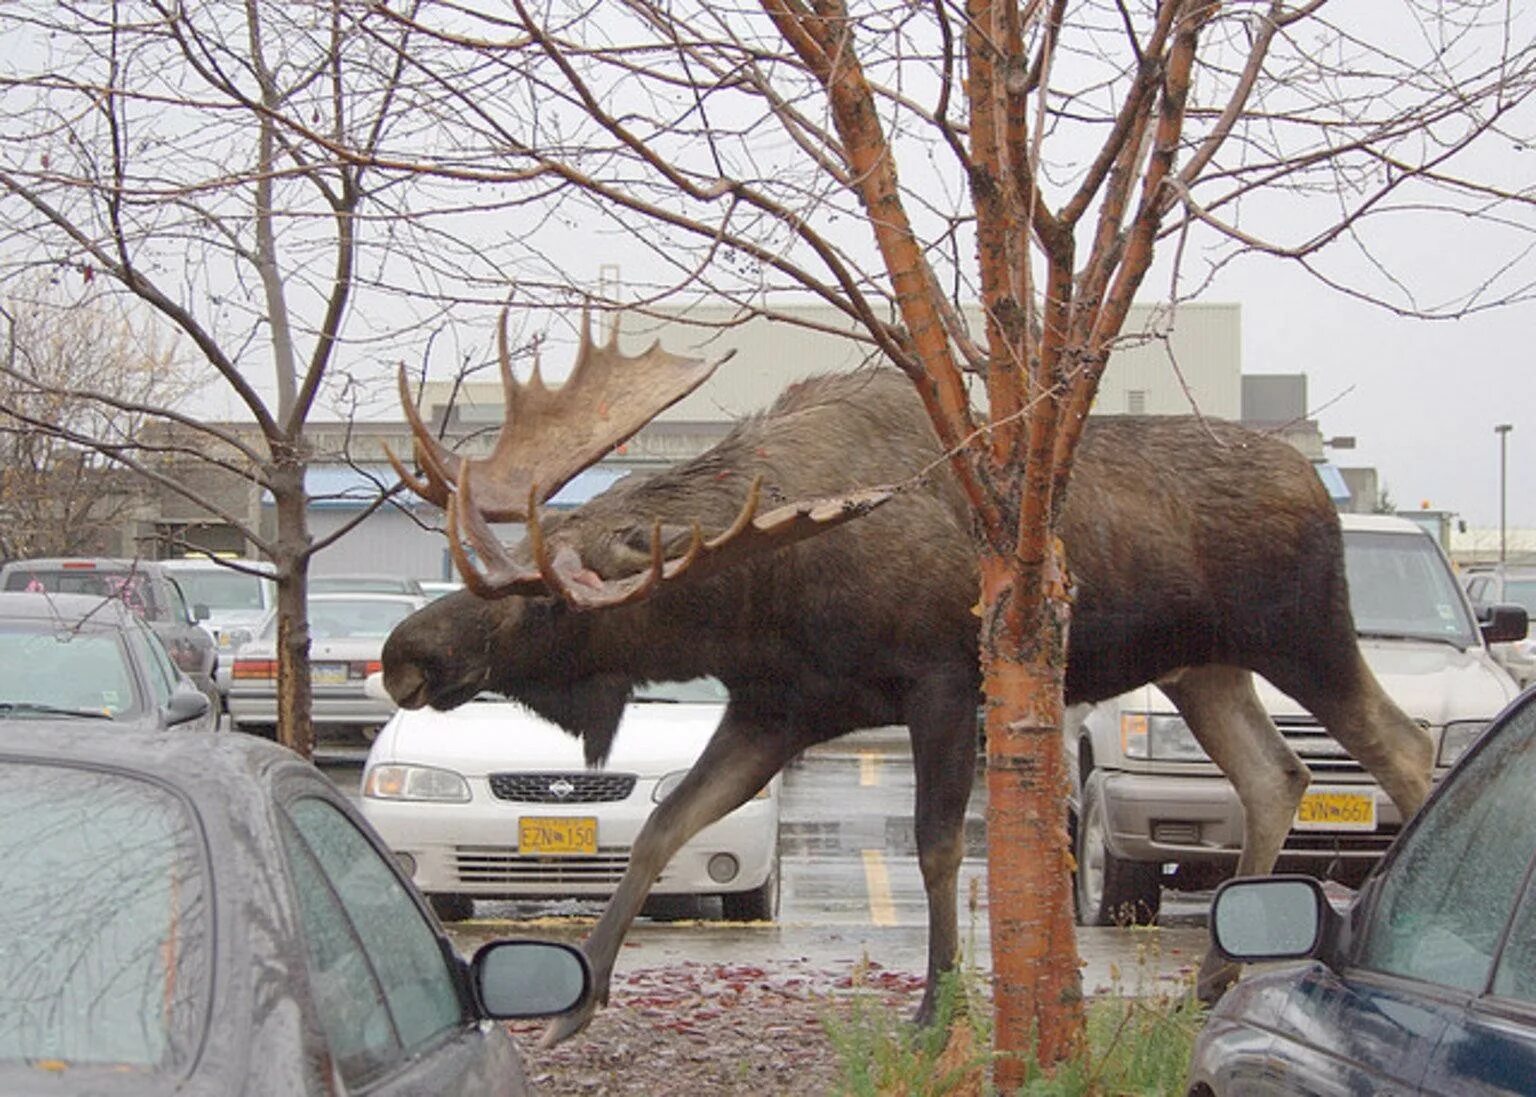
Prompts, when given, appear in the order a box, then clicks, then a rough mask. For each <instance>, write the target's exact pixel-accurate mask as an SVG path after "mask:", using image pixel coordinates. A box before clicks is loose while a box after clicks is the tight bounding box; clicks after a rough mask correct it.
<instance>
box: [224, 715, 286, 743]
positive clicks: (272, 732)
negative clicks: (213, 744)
mask: <svg viewBox="0 0 1536 1097" xmlns="http://www.w3.org/2000/svg"><path fill="white" fill-rule="evenodd" d="M229 730H230V731H239V732H244V733H245V734H246V735H254V736H256V738H258V739H268V740H270V741H272V742H274V743H275V742H277V725H276V724H237V723H235V722H234V720H230V722H229Z"/></svg>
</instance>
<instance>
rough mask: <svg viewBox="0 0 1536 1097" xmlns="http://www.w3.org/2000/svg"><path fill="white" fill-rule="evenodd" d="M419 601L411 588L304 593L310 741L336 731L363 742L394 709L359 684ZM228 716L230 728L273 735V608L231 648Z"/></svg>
mask: <svg viewBox="0 0 1536 1097" xmlns="http://www.w3.org/2000/svg"><path fill="white" fill-rule="evenodd" d="M426 603H427V600H426V598H424V597H422V596H421V595H414V594H311V595H310V597H309V635H310V648H309V666H310V680H311V684H312V686H313V689H314V705H313V708H312V710H311V711H312V714H313V719H314V724H315V736H316V738H317V739H320V738H321V737H323V736H324V737H330V738H333V739H334V738H336V737H337V736H338V735H339V736H340V737H342V738H343V739H347V740H351V742H350V745H352V746H357V747H363V746H366V745H367V743H368V742H369V741H370V740H371V739H372V738H373V736H374V734H376V733H377V732H378V729H379V728H381V727H383V726H384V722H385V721H386V720H388V719H389V718H390V716H391V715H393V713H394V711H395V705H394V702H393V701H390V700H388V699H387V698H385V697H371V696H369V695H368V693H367V692H365V690H364V689H363V684H364V682H365V680H366V679H367V677H368V675H370V674H372V673H374V672H375V671H377V670H379V669H380V667H381V663H380V657H381V655H382V653H383V650H384V641H385V640H386V639H387V638H388V637H389V634H390V632H391V631H392V630H393V629H394V627H395V626H396V625H398V624H399V623H400V622H401V621H403V620H405V619H406V618H407V617H409V616H410V615H411V614H412V613H414V612H416V611H417V610H418V609H420V608H421V607H422V606H424V605H426ZM229 716H230V721H231V722H232V724H233V726H234V728H235V730H236V731H246V732H251V733H252V734H255V735H261V736H264V737H265V738H268V739H271V738H275V737H276V734H277V614H276V613H272V614H269V615H268V617H267V621H266V623H265V624H264V625H263V626H262V628H261V630H260V632H259V633H258V634H257V636H256V638H255V639H254V640H252V641H251V642H250V643H248V644H246V645H245V646H244V647H242V648H241V649H240V650H239V651H237V652H236V653H235V660H234V667H233V670H232V673H231V676H230V683H229Z"/></svg>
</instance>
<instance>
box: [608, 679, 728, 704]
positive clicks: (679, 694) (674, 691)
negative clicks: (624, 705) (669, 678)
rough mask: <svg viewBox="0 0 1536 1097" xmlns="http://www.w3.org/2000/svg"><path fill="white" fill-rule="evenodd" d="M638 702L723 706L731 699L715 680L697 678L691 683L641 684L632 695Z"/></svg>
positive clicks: (722, 686) (723, 687)
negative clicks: (701, 703) (683, 702)
mask: <svg viewBox="0 0 1536 1097" xmlns="http://www.w3.org/2000/svg"><path fill="white" fill-rule="evenodd" d="M632 696H633V698H634V699H635V700H636V701H690V702H705V703H713V704H720V705H723V704H725V703H726V702H727V701H729V700H730V699H731V695H730V693H729V692H727V691H726V688H725V686H724V685H722V684H721V683H720V682H719V681H717V680H716V679H714V678H695V679H693V680H692V681H689V682H641V683H640V684H639V685H637V686H635V689H634V693H633V694H632Z"/></svg>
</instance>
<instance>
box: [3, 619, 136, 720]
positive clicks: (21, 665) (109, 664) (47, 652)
mask: <svg viewBox="0 0 1536 1097" xmlns="http://www.w3.org/2000/svg"><path fill="white" fill-rule="evenodd" d="M130 658H131V657H130V655H129V653H128V650H127V648H126V646H125V643H124V639H123V637H122V636H121V635H120V634H119V633H118V632H117V631H116V630H115V629H102V628H96V629H88V630H86V629H78V630H77V629H68V628H58V627H55V626H52V625H49V624H47V623H45V622H32V621H24V622H7V623H6V624H5V625H4V626H0V705H13V706H14V705H35V706H48V707H51V708H56V709H65V710H69V711H78V712H92V713H101V714H103V715H106V716H111V717H114V718H116V717H120V716H126V715H131V714H135V713H138V712H141V711H143V709H144V707H145V704H144V699H143V698H141V697H140V696H139V695H138V690H137V689H136V688H135V686H134V682H135V680H136V679H135V676H134V673H133V668H132V666H131V664H130Z"/></svg>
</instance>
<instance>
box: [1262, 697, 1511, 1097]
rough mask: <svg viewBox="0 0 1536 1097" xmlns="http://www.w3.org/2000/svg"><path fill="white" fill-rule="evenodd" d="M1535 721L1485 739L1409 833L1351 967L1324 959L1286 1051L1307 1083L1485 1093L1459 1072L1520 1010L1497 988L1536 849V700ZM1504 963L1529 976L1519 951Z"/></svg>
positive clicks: (1377, 883)
mask: <svg viewBox="0 0 1536 1097" xmlns="http://www.w3.org/2000/svg"><path fill="white" fill-rule="evenodd" d="M1525 715H1526V716H1527V717H1528V719H1525V720H1524V721H1523V722H1520V721H1517V722H1515V723H1511V724H1509V725H1506V727H1505V728H1504V729H1503V731H1502V732H1501V734H1499V735H1497V736H1491V737H1489V738H1488V739H1486V740H1484V741H1483V742H1481V743H1480V744H1479V746H1478V748H1475V749H1474V751H1473V753H1472V754H1470V755H1469V756H1468V757H1467V758H1466V759H1465V761H1464V763H1463V764H1462V765H1461V766H1459V767H1458V768H1457V769H1456V770H1454V771H1453V773H1452V774H1451V775H1450V776H1449V777H1448V778H1447V779H1446V780H1445V781H1444V783H1443V784H1442V786H1441V788H1440V790H1439V792H1438V793H1437V794H1436V796H1435V797H1434V799H1433V800H1432V801H1431V802H1430V803H1429V805H1428V806H1427V807H1426V808H1425V809H1424V810H1422V811H1421V812H1420V813H1419V815H1418V816H1417V817H1416V818H1415V819H1414V821H1413V823H1412V825H1411V826H1410V827H1409V829H1408V830H1406V831H1405V832H1404V833H1403V834H1402V836H1401V837H1400V838H1399V840H1398V842H1397V844H1396V845H1395V846H1394V848H1393V850H1392V853H1391V854H1390V856H1389V859H1388V860H1387V861H1386V862H1385V863H1384V864H1383V866H1382V867H1381V869H1380V870H1379V871H1378V873H1377V874H1376V876H1375V877H1373V879H1372V880H1371V881H1370V883H1369V884H1368V885H1367V890H1366V891H1365V892H1363V893H1362V896H1361V900H1360V906H1359V908H1358V912H1357V918H1356V926H1357V931H1356V933H1355V937H1354V943H1353V945H1352V946H1351V951H1350V956H1349V958H1348V961H1349V962H1348V963H1347V964H1345V965H1344V966H1343V968H1342V974H1338V973H1335V972H1332V971H1329V970H1327V969H1326V968H1323V967H1322V965H1318V967H1317V969H1314V970H1313V971H1312V972H1310V973H1309V974H1308V977H1307V978H1306V979H1305V980H1303V981H1302V983H1301V984H1300V985H1299V986H1298V988H1297V989H1296V990H1295V991H1294V992H1293V994H1292V995H1291V998H1290V1000H1289V1001H1288V1002H1287V1006H1286V1010H1285V1016H1284V1026H1283V1027H1284V1028H1285V1030H1286V1031H1287V1033H1288V1034H1289V1036H1290V1040H1289V1041H1276V1049H1277V1052H1278V1051H1279V1050H1280V1049H1281V1045H1282V1044H1287V1043H1288V1044H1289V1045H1290V1047H1291V1049H1292V1057H1293V1058H1294V1059H1295V1060H1296V1062H1295V1064H1294V1066H1293V1069H1294V1074H1292V1075H1291V1076H1293V1077H1295V1078H1296V1079H1297V1081H1298V1085H1297V1087H1296V1088H1297V1090H1298V1091H1300V1092H1307V1093H1319V1094H1322V1093H1361V1092H1369V1093H1377V1094H1380V1093H1418V1092H1423V1093H1437V1094H1440V1093H1458V1094H1459V1093H1464V1092H1478V1091H1477V1090H1476V1089H1475V1088H1468V1087H1465V1086H1463V1085H1461V1084H1460V1083H1452V1082H1451V1081H1450V1080H1449V1075H1450V1074H1451V1073H1454V1072H1455V1071H1457V1070H1466V1069H1468V1063H1467V1060H1468V1058H1469V1055H1476V1056H1485V1055H1486V1054H1487V1047H1488V1046H1489V1045H1488V1044H1487V1043H1486V1042H1485V1043H1483V1045H1482V1049H1481V1050H1478V1051H1475V1052H1469V1049H1471V1048H1475V1047H1477V1042H1476V1039H1475V1038H1474V1037H1476V1038H1485V1039H1491V1038H1492V1035H1493V1029H1494V1027H1496V1026H1497V1025H1500V1024H1502V1023H1503V1021H1502V1020H1501V1014H1502V1015H1504V1016H1505V1017H1507V1016H1508V1014H1509V1009H1508V1008H1506V1007H1505V1006H1503V1005H1500V1004H1499V1003H1495V1002H1494V1001H1493V1000H1492V998H1491V997H1490V995H1489V993H1488V991H1489V988H1490V985H1500V986H1502V985H1503V984H1496V982H1495V960H1496V959H1500V952H1501V950H1502V949H1503V948H1504V942H1505V940H1506V939H1511V940H1513V937H1511V935H1510V924H1511V919H1512V915H1513V912H1514V910H1515V907H1516V903H1517V900H1519V899H1520V898H1521V896H1523V895H1525V894H1527V893H1528V892H1529V890H1530V874H1531V860H1532V856H1531V855H1532V851H1533V850H1536V797H1533V796H1532V795H1531V792H1530V790H1531V789H1532V788H1533V787H1536V706H1527V707H1526V711H1525ZM1522 909H1524V908H1522ZM1532 917H1536V915H1532ZM1531 947H1536V946H1531ZM1527 958H1529V957H1527ZM1498 970H1499V971H1500V972H1506V971H1514V970H1518V962H1517V961H1516V959H1515V958H1514V954H1513V953H1511V957H1510V959H1509V961H1507V963H1501V966H1500V968H1499V969H1498ZM1529 977H1530V976H1529V972H1527V975H1526V978H1527V979H1529ZM1505 979H1506V982H1509V980H1510V979H1511V977H1510V976H1507V975H1506V976H1505ZM1515 985H1516V983H1514V982H1510V986H1512V987H1513V986H1515ZM1519 985H1521V986H1524V985H1525V984H1524V983H1520V984H1519ZM1503 993H1504V996H1505V997H1509V996H1510V995H1511V994H1512V993H1513V992H1512V991H1510V992H1503ZM1474 1021H1475V1025H1474V1024H1473V1022H1474ZM1469 1025H1471V1026H1472V1027H1470V1028H1469ZM1474 1028H1475V1029H1476V1032H1475V1033H1474V1031H1473V1029H1474ZM1469 1040H1470V1041H1473V1042H1472V1043H1468V1041H1469ZM1532 1076H1533V1075H1532V1074H1527V1075H1526V1078H1527V1079H1529V1078H1530V1077H1532ZM1525 1084H1527V1085H1528V1084H1529V1082H1528V1081H1527V1082H1526V1083H1525ZM1489 1092H1501V1091H1500V1090H1498V1089H1497V1088H1496V1087H1495V1088H1494V1089H1491V1090H1489Z"/></svg>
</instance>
